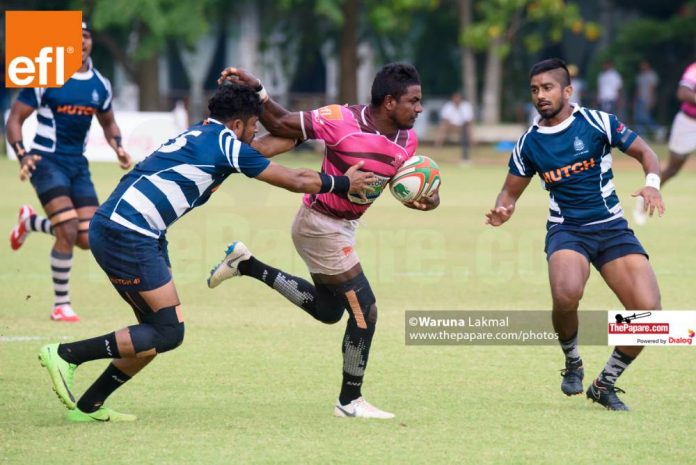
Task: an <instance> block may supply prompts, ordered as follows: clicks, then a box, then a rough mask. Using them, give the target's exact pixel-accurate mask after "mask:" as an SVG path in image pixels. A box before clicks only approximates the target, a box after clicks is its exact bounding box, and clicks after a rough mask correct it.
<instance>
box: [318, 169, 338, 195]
mask: <svg viewBox="0 0 696 465" xmlns="http://www.w3.org/2000/svg"><path fill="white" fill-rule="evenodd" d="M319 178H320V179H321V188H320V189H319V193H320V194H326V193H327V192H333V190H334V188H335V187H336V186H335V181H334V179H335V178H334V177H333V176H329V175H328V174H324V173H319Z"/></svg>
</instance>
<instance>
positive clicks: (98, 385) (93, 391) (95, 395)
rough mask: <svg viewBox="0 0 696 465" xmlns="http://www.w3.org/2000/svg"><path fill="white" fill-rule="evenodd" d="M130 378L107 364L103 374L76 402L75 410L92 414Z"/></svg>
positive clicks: (110, 364) (112, 365)
mask: <svg viewBox="0 0 696 465" xmlns="http://www.w3.org/2000/svg"><path fill="white" fill-rule="evenodd" d="M129 379H131V377H130V376H128V375H127V374H125V373H124V372H122V371H121V370H119V369H118V368H116V367H115V366H114V364H113V363H109V366H108V367H106V370H104V373H102V374H101V376H99V378H97V380H96V381H95V382H94V383H92V385H91V386H90V387H89V389H87V391H86V392H85V393H84V394H83V395H82V397H80V400H78V401H77V408H79V409H80V410H82V411H83V412H85V413H92V412H96V411H97V410H99V407H101V406H102V405H104V401H105V400H106V398H107V397H109V396H110V395H111V393H113V392H114V391H115V390H116V389H118V388H120V387H121V386H123V385H124V384H125V383H126V381H128V380H129Z"/></svg>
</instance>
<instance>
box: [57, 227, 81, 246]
mask: <svg viewBox="0 0 696 465" xmlns="http://www.w3.org/2000/svg"><path fill="white" fill-rule="evenodd" d="M77 225H78V223H77V220H70V221H66V222H64V223H61V224H59V225H57V226H55V228H54V232H55V235H56V242H58V243H59V244H61V245H65V246H69V247H72V246H74V245H75V243H76V242H77V236H78V226H77Z"/></svg>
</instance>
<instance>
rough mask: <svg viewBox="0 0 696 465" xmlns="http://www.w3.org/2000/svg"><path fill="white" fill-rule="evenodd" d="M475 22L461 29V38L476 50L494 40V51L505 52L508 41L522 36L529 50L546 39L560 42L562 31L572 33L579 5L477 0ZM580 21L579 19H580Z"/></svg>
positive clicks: (537, 0) (553, 1) (544, 0)
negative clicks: (483, 0)
mask: <svg viewBox="0 0 696 465" xmlns="http://www.w3.org/2000/svg"><path fill="white" fill-rule="evenodd" d="M474 18H475V20H474V23H473V24H472V25H471V27H470V28H468V29H467V30H466V31H464V32H463V33H462V36H461V37H460V41H461V43H462V44H464V45H468V46H470V47H473V48H474V49H477V50H486V49H488V48H489V47H490V46H491V44H493V43H497V44H498V45H497V46H496V50H495V52H496V53H497V54H498V55H500V56H503V57H504V56H507V55H508V54H509V53H510V50H511V44H512V42H514V41H515V40H516V39H517V37H520V36H521V37H522V41H523V43H524V45H525V47H526V48H527V49H528V51H530V52H537V51H539V50H541V49H542V48H543V47H544V46H545V45H547V42H549V41H550V42H554V43H556V42H560V41H561V39H562V38H563V32H564V30H566V29H570V30H572V31H573V32H575V33H579V32H581V31H582V30H583V29H582V27H581V28H580V29H579V30H578V24H580V23H581V17H580V11H579V9H578V6H577V5H575V4H572V3H570V4H569V3H566V2H565V1H564V0H489V1H485V2H477V3H476V4H475V11H474ZM579 22H580V23H579Z"/></svg>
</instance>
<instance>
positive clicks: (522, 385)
mask: <svg viewBox="0 0 696 465" xmlns="http://www.w3.org/2000/svg"><path fill="white" fill-rule="evenodd" d="M662 151H664V150H662ZM424 152H425V153H429V154H430V155H431V156H433V157H434V158H435V159H437V160H440V161H441V162H442V163H441V165H442V166H441V168H442V176H443V186H442V190H441V196H442V205H441V207H440V208H439V209H438V210H436V211H434V212H429V213H422V212H416V211H412V210H408V209H406V208H404V207H402V206H401V205H400V204H398V202H396V201H395V200H394V199H393V198H392V197H391V195H389V194H385V195H384V196H383V197H384V198H382V199H380V200H379V201H378V202H377V203H376V205H375V206H374V207H373V208H372V209H371V210H370V211H369V212H368V214H367V215H366V216H365V218H364V221H363V225H362V226H361V228H360V231H359V235H358V248H357V250H358V253H359V255H360V257H361V259H362V263H363V267H364V268H365V270H366V274H367V276H368V278H370V280H371V283H372V286H373V288H374V290H375V293H376V295H377V299H378V304H379V309H380V319H379V324H378V330H377V334H376V336H375V339H374V342H373V351H372V354H371V358H370V365H369V368H368V372H367V376H366V384H365V388H364V391H363V392H364V393H365V395H366V397H367V398H368V400H370V401H372V402H374V403H375V404H376V405H377V406H379V407H382V408H384V409H386V410H389V411H393V412H395V413H396V414H397V418H396V420H394V421H387V422H380V421H352V420H344V419H336V418H333V417H332V408H333V403H334V402H335V400H336V396H337V394H338V387H339V383H340V373H341V363H340V360H341V359H340V342H341V338H342V334H343V323H340V324H338V325H334V326H324V325H321V324H320V323H317V322H315V321H313V320H311V319H310V318H309V317H308V316H307V315H305V314H304V312H302V311H301V310H299V309H297V308H295V307H293V306H291V305H290V304H289V303H287V302H285V301H284V300H283V299H282V298H281V297H279V296H278V295H276V294H275V293H273V292H271V291H270V290H269V289H268V288H266V287H265V286H264V285H262V284H261V283H258V282H255V281H253V280H251V279H248V278H244V279H239V280H236V281H232V282H229V283H225V285H223V286H221V287H220V288H218V289H215V290H214V291H211V290H209V289H208V288H207V287H206V285H205V278H206V277H207V271H208V269H209V267H210V266H211V265H212V264H213V263H214V262H216V261H218V260H219V259H220V258H221V253H222V251H223V250H224V247H225V245H226V243H227V242H229V241H231V240H234V239H241V240H244V241H245V242H246V243H247V244H248V245H249V246H250V248H251V249H252V250H253V251H254V252H255V253H256V255H257V256H258V257H259V258H261V259H263V260H264V261H267V262H269V263H272V264H275V265H277V266H279V267H281V268H284V269H286V270H287V271H289V272H292V273H296V274H300V275H302V276H308V275H307V273H306V270H305V269H304V266H303V263H302V262H301V259H300V258H299V257H298V256H297V255H296V253H295V251H294V248H293V246H292V241H291V239H290V232H289V230H290V225H291V221H292V218H293V216H294V214H295V211H296V209H297V207H298V205H299V201H300V197H299V196H298V195H293V194H290V193H287V192H285V191H281V190H278V189H273V188H271V187H267V186H266V185H264V184H262V183H259V182H255V181H252V180H248V179H246V178H244V177H242V176H237V177H233V178H231V180H229V181H228V182H227V183H226V185H224V186H223V188H221V189H220V190H219V191H218V192H217V193H216V194H215V195H214V196H213V199H211V201H210V202H209V204H208V205H206V206H205V207H203V208H201V209H198V210H196V211H195V212H193V213H191V214H190V215H188V216H187V217H186V218H184V219H183V220H181V221H180V222H178V223H177V224H176V225H175V226H174V227H173V228H172V230H171V232H170V234H169V236H168V237H169V242H170V246H169V250H170V255H171V258H172V262H173V268H174V276H175V282H176V284H177V287H178V289H179V294H180V297H181V299H182V302H183V308H184V315H185V318H186V323H187V329H186V341H185V342H184V344H183V346H182V347H180V348H179V349H177V350H175V351H173V352H171V353H167V354H164V355H163V356H161V357H159V359H158V360H156V361H155V362H154V363H153V364H152V365H151V366H149V367H148V368H147V369H146V370H145V371H143V372H142V373H141V374H140V375H139V376H138V377H136V378H134V379H133V380H132V381H131V382H129V383H128V384H127V385H126V386H125V387H124V388H123V389H121V390H120V391H118V392H117V393H116V394H115V395H114V396H113V397H112V398H111V399H110V400H109V402H108V404H107V405H110V406H112V407H114V408H115V409H116V410H119V411H123V412H128V413H135V414H137V415H138V416H139V420H138V421H137V422H135V423H133V424H87V425H74V424H68V423H66V422H65V421H64V419H63V415H64V413H65V409H64V408H63V406H62V405H61V404H60V403H59V402H58V400H57V399H56V397H55V396H54V394H53V392H52V391H51V389H50V381H49V378H48V375H47V373H46V372H45V370H43V369H41V368H40V366H39V364H38V362H37V359H36V355H37V352H38V350H39V348H40V346H41V345H43V344H45V343H47V342H49V341H59V340H61V339H62V338H63V339H81V338H85V337H91V336H95V335H98V334H103V333H106V332H109V331H112V330H114V329H116V328H119V327H122V326H124V325H128V324H132V323H133V322H134V318H133V317H132V314H131V312H130V309H129V308H128V307H127V306H126V305H125V304H124V303H123V302H122V301H121V300H120V298H119V297H118V295H117V294H116V292H115V291H114V290H113V289H112V287H111V285H110V284H109V282H108V281H107V279H106V278H105V276H104V275H103V273H102V272H101V270H100V269H99V267H98V266H97V265H96V263H95V262H94V260H93V259H92V257H91V255H90V254H89V253H84V252H77V253H76V260H75V265H74V269H73V274H72V300H73V303H74V306H75V308H76V310H77V311H78V313H79V314H80V315H81V317H82V319H83V321H82V322H81V323H79V324H74V325H69V324H61V323H54V322H51V321H50V320H49V318H48V316H49V313H50V310H51V303H52V293H51V289H50V276H49V272H48V269H49V267H48V254H49V249H50V246H51V241H50V240H49V239H48V238H47V237H42V236H40V235H38V234H35V235H33V236H31V237H30V238H29V239H28V242H27V244H26V245H25V246H24V248H22V249H21V250H20V251H19V252H17V253H13V252H11V251H10V249H9V246H8V245H7V244H5V245H2V247H0V257H1V261H0V263H2V271H1V272H0V298H1V299H2V306H1V310H0V336H2V339H0V463H3V464H5V463H7V464H52V465H58V464H92V463H95V464H96V463H99V464H134V463H138V464H175V463H176V464H223V463H224V464H228V463H242V464H245V463H287V464H310V463H311V464H329V463H331V464H333V463H346V464H354V463H370V464H372V463H428V464H433V463H465V464H559V463H574V464H587V463H606V464H631V465H633V464H643V463H645V464H654V463H660V464H686V463H693V460H694V459H693V453H694V452H693V448H692V446H689V444H692V441H693V432H694V427H693V425H694V416H693V405H694V402H696V394H695V391H694V389H693V383H694V371H693V367H694V366H695V363H696V355H695V354H694V351H693V349H691V348H669V349H668V348H654V349H648V350H646V351H645V352H644V353H643V355H642V356H641V357H640V358H639V359H638V360H637V361H636V362H635V363H634V364H633V365H632V366H631V367H630V368H629V370H628V371H627V372H626V374H625V375H624V376H623V377H622V378H621V379H620V382H619V383H617V384H618V385H619V386H620V387H623V388H624V389H625V390H626V391H627V394H626V395H624V396H623V398H624V399H625V401H626V402H627V403H628V404H629V405H630V406H631V407H632V409H633V411H632V412H630V413H628V414H621V413H616V412H608V411H605V410H603V409H601V408H600V407H599V406H597V405H592V404H591V403H590V402H589V401H587V400H585V399H584V396H583V397H581V396H577V397H573V398H567V397H565V396H564V395H562V393H561V392H560V389H559V383H560V376H559V372H558V370H559V369H560V368H562V367H563V358H562V354H561V352H560V350H559V348H557V347H553V346H545V347H542V346H539V347H513V346H510V347H501V346H487V347H483V346H473V347H472V346H448V347H442V346H429V347H422V346H419V347H414V346H406V345H405V344H404V316H403V315H404V311H405V310H409V309H411V310H428V309H432V310H456V309H470V310H474V309H546V308H550V295H549V292H548V284H547V277H546V262H545V258H544V254H543V241H544V225H545V218H546V214H547V198H546V194H545V192H543V190H542V189H541V188H540V187H539V185H538V182H536V181H534V182H533V183H532V184H531V185H530V187H529V189H528V192H527V193H526V194H525V195H524V197H523V198H522V201H521V202H520V203H519V204H518V205H519V206H518V210H517V212H516V214H515V217H514V218H513V220H512V221H511V222H510V223H509V224H507V225H505V226H504V227H503V228H501V229H496V230H494V229H492V228H490V227H485V226H484V224H483V221H484V216H483V215H484V212H485V211H486V210H487V209H488V208H490V206H491V205H492V204H493V201H494V198H495V196H496V194H497V192H498V190H499V188H500V186H501V185H502V182H503V178H504V176H505V173H506V168H505V167H504V164H505V163H506V161H507V155H506V154H494V153H493V152H489V151H487V150H483V151H480V152H479V154H478V156H477V162H478V163H477V164H476V165H475V166H474V167H469V168H461V167H459V166H458V165H456V164H454V163H453V161H454V159H455V157H456V153H455V152H454V150H453V149H447V150H443V151H435V150H432V149H429V148H425V149H424ZM615 157H616V158H622V157H623V156H622V155H615ZM278 161H280V162H282V163H286V164H288V165H292V166H309V167H318V166H319V158H318V157H317V156H312V155H310V154H303V155H299V156H292V155H288V156H285V157H280V158H279V159H278ZM92 173H93V176H94V180H95V183H96V185H97V188H98V190H99V194H100V198H101V199H102V200H104V199H105V198H106V197H107V196H108V194H109V193H110V192H111V190H112V189H113V187H114V186H115V185H116V183H117V181H118V179H119V177H120V172H119V169H118V168H117V167H116V165H111V164H94V165H93V167H92ZM615 174H616V176H617V179H616V184H617V189H618V191H619V195H620V197H621V198H622V199H623V200H624V205H625V207H626V209H627V210H630V209H631V208H632V205H633V204H632V200H630V199H629V198H628V197H629V194H630V192H632V191H633V190H634V189H635V188H637V187H639V186H640V185H642V183H643V175H642V173H641V172H640V170H639V168H638V166H637V164H635V163H633V164H631V163H629V162H626V163H624V162H619V163H618V167H617V168H616V170H615ZM0 183H1V184H2V186H3V187H2V192H3V198H4V199H5V200H4V201H3V202H2V203H1V204H0V232H1V233H2V234H5V233H6V232H8V233H9V230H10V229H11V227H12V225H13V223H14V221H15V217H16V213H17V208H18V206H19V205H20V204H22V203H26V202H30V203H32V204H34V205H35V206H37V200H36V197H35V195H34V192H33V190H32V189H31V187H30V186H29V185H28V184H22V183H20V182H19V181H18V179H17V167H16V163H15V162H9V161H7V160H2V161H0ZM694 186H696V172H694V171H693V170H687V171H686V172H685V173H683V174H682V175H680V177H679V178H677V179H675V180H674V182H673V183H672V184H671V185H669V186H668V188H667V189H666V191H665V201H666V204H667V209H668V211H667V214H666V216H665V217H664V218H662V219H653V220H651V221H650V222H649V223H648V224H647V225H646V226H643V227H641V228H639V229H638V230H637V234H638V236H639V238H640V239H641V241H642V242H643V244H644V246H645V247H646V248H647V249H648V251H649V252H650V253H651V255H652V263H653V266H654V267H655V270H656V272H657V275H658V279H659V282H660V286H661V290H662V296H663V306H664V308H665V309H691V308H694V297H696V291H695V290H694V285H693V283H694V282H696V271H694V266H693V264H694V262H695V261H696V241H694V240H693V238H694V237H695V236H696V221H694V217H693V213H694V210H693V209H694V206H693V205H694V202H693V199H694V195H695V194H696V188H695V187H694ZM3 237H4V236H3ZM0 239H2V238H0ZM2 240H3V241H5V240H6V239H2ZM581 308H582V309H618V308H619V303H618V301H617V299H616V298H615V297H614V296H613V294H612V293H611V292H610V291H609V290H608V289H607V287H606V286H605V285H604V284H603V282H602V281H601V279H599V277H598V275H597V273H596V272H593V274H592V277H591V279H590V283H589V285H588V288H587V291H586V293H585V298H584V300H583V302H582V304H581ZM549 318H550V315H549ZM21 336H27V337H30V339H29V340H24V341H19V340H17V339H18V337H21ZM609 353H610V348H608V347H599V346H592V347H584V348H583V347H581V354H582V355H583V358H584V360H585V365H586V371H587V378H586V380H587V379H591V378H592V377H594V376H595V375H596V374H597V373H598V372H599V370H600V369H601V368H602V367H603V365H604V363H605V361H606V358H607V356H608V355H609ZM106 363H107V362H106V361H98V362H93V363H89V364H86V365H84V366H82V367H81V368H80V369H79V370H78V372H77V376H76V385H77V390H78V392H80V393H81V392H82V391H83V390H84V389H85V388H86V387H87V386H88V385H89V383H90V382H91V381H92V380H93V379H94V378H95V377H96V376H97V375H98V374H99V373H100V372H101V371H102V370H103V368H104V367H105V365H106Z"/></svg>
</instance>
